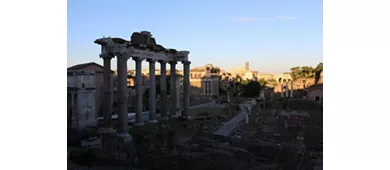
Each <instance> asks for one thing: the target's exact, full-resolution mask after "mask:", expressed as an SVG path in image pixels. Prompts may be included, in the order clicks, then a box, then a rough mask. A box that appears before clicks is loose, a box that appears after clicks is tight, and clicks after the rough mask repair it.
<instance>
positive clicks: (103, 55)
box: [99, 54, 114, 60]
mask: <svg viewBox="0 0 390 170" xmlns="http://www.w3.org/2000/svg"><path fill="white" fill-rule="evenodd" d="M99 57H100V58H103V59H110V60H111V59H112V58H114V55H112V54H100V55H99Z"/></svg>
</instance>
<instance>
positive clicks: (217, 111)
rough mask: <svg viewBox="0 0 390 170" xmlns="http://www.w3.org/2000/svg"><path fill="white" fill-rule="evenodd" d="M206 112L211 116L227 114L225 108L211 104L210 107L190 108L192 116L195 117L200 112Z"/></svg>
mask: <svg viewBox="0 0 390 170" xmlns="http://www.w3.org/2000/svg"><path fill="white" fill-rule="evenodd" d="M204 113H209V115H210V116H216V115H221V114H225V113H224V109H223V108H219V107H211V106H210V107H199V108H190V110H189V116H190V117H195V116H197V115H198V114H204Z"/></svg>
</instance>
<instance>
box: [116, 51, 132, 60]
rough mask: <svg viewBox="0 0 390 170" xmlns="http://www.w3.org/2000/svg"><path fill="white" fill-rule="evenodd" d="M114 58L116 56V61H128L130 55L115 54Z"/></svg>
mask: <svg viewBox="0 0 390 170" xmlns="http://www.w3.org/2000/svg"><path fill="white" fill-rule="evenodd" d="M116 56H117V58H118V59H126V60H128V59H129V58H130V55H129V54H127V53H117V54H116Z"/></svg>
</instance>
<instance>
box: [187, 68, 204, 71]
mask: <svg viewBox="0 0 390 170" xmlns="http://www.w3.org/2000/svg"><path fill="white" fill-rule="evenodd" d="M190 71H206V69H205V68H203V67H196V68H193V69H191V70H190Z"/></svg>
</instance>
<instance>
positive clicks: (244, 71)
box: [229, 62, 258, 80]
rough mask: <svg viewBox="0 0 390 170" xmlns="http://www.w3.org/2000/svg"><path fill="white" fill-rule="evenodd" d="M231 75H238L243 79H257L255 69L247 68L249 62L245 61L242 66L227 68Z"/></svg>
mask: <svg viewBox="0 0 390 170" xmlns="http://www.w3.org/2000/svg"><path fill="white" fill-rule="evenodd" d="M229 71H230V73H231V74H232V75H233V76H236V75H239V76H240V77H241V78H243V79H244V80H257V74H258V72H257V71H250V70H249V62H245V67H244V68H233V69H230V70H229Z"/></svg>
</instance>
